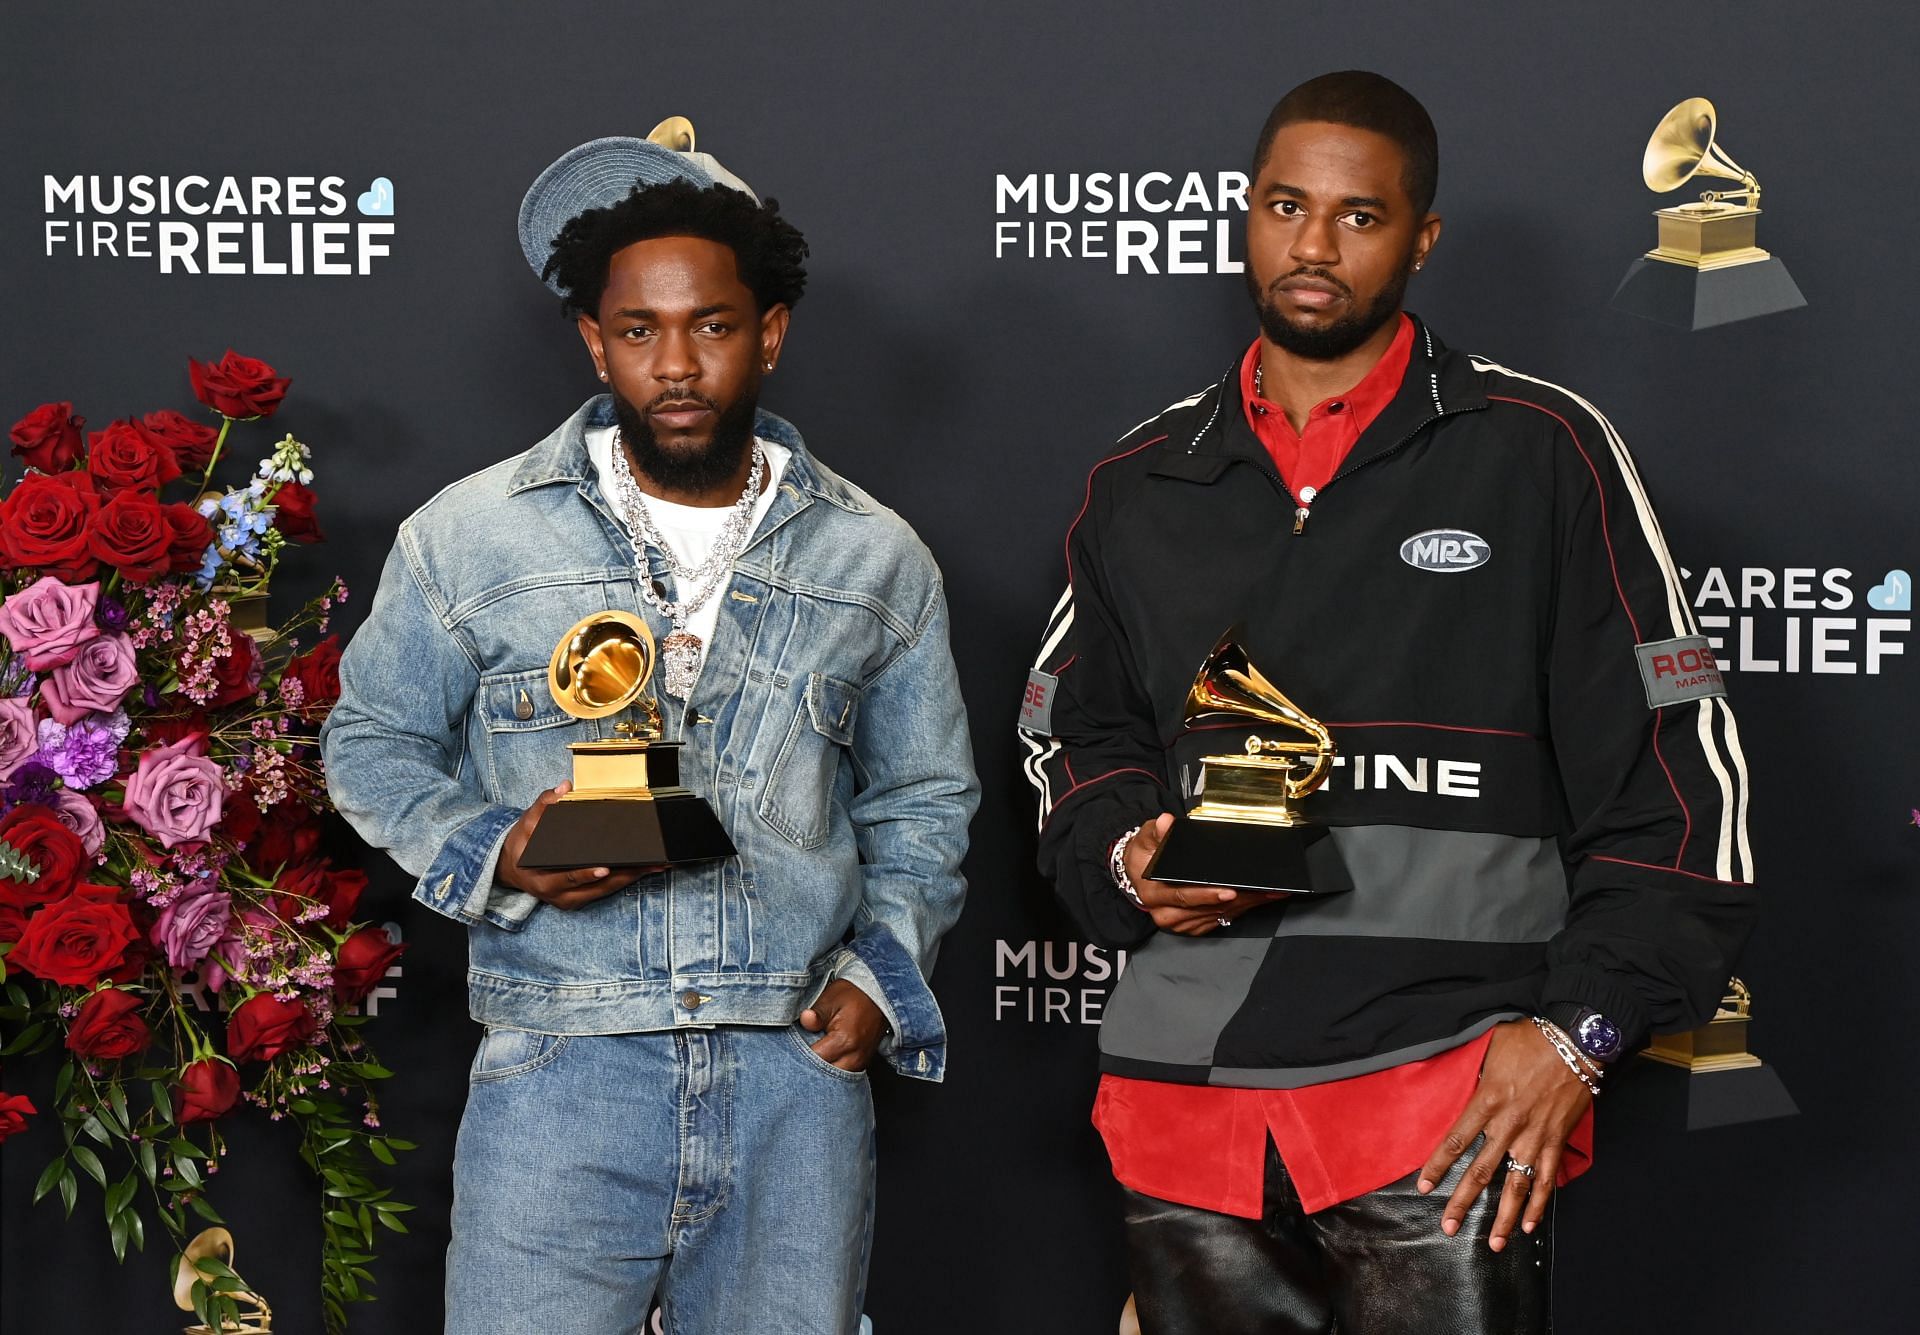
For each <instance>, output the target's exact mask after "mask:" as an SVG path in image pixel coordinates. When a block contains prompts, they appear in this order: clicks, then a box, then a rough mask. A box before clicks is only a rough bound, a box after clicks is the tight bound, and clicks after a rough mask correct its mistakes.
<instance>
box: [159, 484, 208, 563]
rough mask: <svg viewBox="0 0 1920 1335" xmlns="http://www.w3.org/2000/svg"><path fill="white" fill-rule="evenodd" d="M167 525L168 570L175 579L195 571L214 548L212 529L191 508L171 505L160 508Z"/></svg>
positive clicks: (205, 518)
mask: <svg viewBox="0 0 1920 1335" xmlns="http://www.w3.org/2000/svg"><path fill="white" fill-rule="evenodd" d="M160 513H161V515H162V516H163V517H164V518H165V519H166V521H167V569H168V570H170V571H172V572H173V573H174V574H176V575H184V574H186V573H187V572H188V571H190V570H198V569H199V568H200V561H201V559H202V558H203V557H205V556H206V554H207V548H209V547H211V546H212V545H213V525H212V524H210V523H208V522H207V517H206V516H205V515H203V514H201V513H200V512H199V511H198V510H196V509H194V508H193V507H192V506H191V505H184V504H181V503H179V502H177V501H176V502H174V503H173V504H171V505H163V506H161V507H160Z"/></svg>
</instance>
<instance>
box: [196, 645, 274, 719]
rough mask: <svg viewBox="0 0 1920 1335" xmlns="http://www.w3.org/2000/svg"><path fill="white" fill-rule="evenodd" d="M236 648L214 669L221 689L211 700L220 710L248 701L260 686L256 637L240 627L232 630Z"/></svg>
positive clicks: (228, 652) (215, 692) (210, 702)
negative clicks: (224, 706)
mask: <svg viewBox="0 0 1920 1335" xmlns="http://www.w3.org/2000/svg"><path fill="white" fill-rule="evenodd" d="M231 640H232V647H231V648H229V649H228V650H227V656H226V657H225V658H223V659H221V660H220V662H219V664H218V665H217V666H216V667H215V669H214V673H213V676H214V681H215V682H216V683H217V689H216V690H215V691H214V695H213V699H212V700H210V701H208V702H207V703H208V704H210V705H212V706H213V707H214V708H216V709H218V708H219V707H220V706H221V705H230V704H233V703H235V702H237V701H240V700H245V699H246V698H247V697H248V696H250V695H252V694H253V693H254V692H255V691H257V690H259V689H260V669H261V667H262V666H263V665H262V663H261V661H260V646H258V645H257V644H255V643H254V642H253V636H251V635H249V634H247V633H246V632H245V631H244V630H240V629H238V628H237V627H236V628H235V629H234V630H233V631H232V632H231Z"/></svg>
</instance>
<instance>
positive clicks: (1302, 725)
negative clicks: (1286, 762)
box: [1186, 630, 1334, 792]
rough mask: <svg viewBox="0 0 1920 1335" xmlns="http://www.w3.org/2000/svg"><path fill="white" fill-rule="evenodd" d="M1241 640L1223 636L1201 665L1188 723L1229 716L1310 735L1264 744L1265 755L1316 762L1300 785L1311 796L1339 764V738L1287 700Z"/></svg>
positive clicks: (1190, 696) (1189, 703) (1191, 694)
mask: <svg viewBox="0 0 1920 1335" xmlns="http://www.w3.org/2000/svg"><path fill="white" fill-rule="evenodd" d="M1236 634H1237V630H1234V631H1228V632H1227V633H1226V635H1224V636H1222V637H1221V639H1220V642H1219V643H1218V644H1216V645H1214V646H1213V652H1212V653H1210V654H1208V655H1207V658H1206V661H1205V662H1204V663H1202V664H1201V665H1200V674H1199V675H1198V676H1197V677H1195V678H1194V679H1193V685H1192V686H1191V687H1189V688H1188V690H1187V704H1186V714H1187V722H1188V723H1192V722H1194V721H1195V720H1196V719H1201V718H1207V717H1211V716H1216V715H1227V716H1229V717H1232V718H1239V719H1256V720H1258V721H1259V722H1262V723H1277V724H1279V725H1281V726H1282V727H1285V728H1290V729H1292V730H1293V731H1294V732H1297V733H1303V734H1305V735H1306V736H1307V737H1310V738H1312V740H1311V741H1305V742H1262V743H1261V744H1260V749H1261V750H1262V751H1265V752H1269V753H1272V752H1279V753H1282V754H1289V755H1302V756H1306V755H1310V756H1313V757H1314V764H1313V768H1312V769H1311V770H1309V771H1308V773H1307V774H1306V776H1305V777H1304V778H1302V779H1300V780H1299V781H1298V783H1299V786H1300V789H1301V791H1303V792H1308V791H1311V790H1312V789H1313V788H1316V787H1318V786H1319V784H1320V781H1321V779H1322V778H1323V777H1324V776H1325V774H1326V772H1327V769H1328V767H1329V766H1331V765H1332V764H1333V750H1334V747H1333V734H1332V733H1331V732H1329V731H1327V727H1326V725H1325V724H1324V723H1322V722H1320V720H1318V719H1316V718H1314V717H1313V716H1312V715H1310V714H1308V713H1307V711H1306V710H1304V709H1302V708H1300V706H1298V705H1296V704H1295V703H1294V702H1293V701H1291V700H1289V699H1287V697H1286V695H1285V694H1284V693H1282V692H1281V690H1280V688H1279V687H1278V686H1275V685H1274V684H1273V683H1272V682H1271V681H1268V680H1267V677H1266V674H1265V673H1263V672H1261V671H1260V669H1259V668H1257V667H1255V666H1254V665H1253V662H1252V660H1251V659H1250V658H1249V657H1248V656H1247V651H1246V649H1245V648H1243V647H1242V646H1241V644H1240V642H1239V641H1238V640H1237V639H1236V638H1235V636H1236ZM1249 749H1250V750H1251V748H1249Z"/></svg>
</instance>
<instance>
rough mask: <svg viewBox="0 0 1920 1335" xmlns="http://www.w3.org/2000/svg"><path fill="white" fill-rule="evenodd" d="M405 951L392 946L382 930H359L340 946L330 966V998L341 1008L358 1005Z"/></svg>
mask: <svg viewBox="0 0 1920 1335" xmlns="http://www.w3.org/2000/svg"><path fill="white" fill-rule="evenodd" d="M406 949H407V948H406V946H404V945H396V944H394V942H393V941H392V939H391V938H389V937H388V936H387V929H386V928H384V927H362V928H361V929H360V930H359V931H357V932H355V933H354V934H353V935H352V936H350V937H348V938H347V939H346V940H345V941H342V942H341V943H340V955H339V958H338V959H336V960H335V961H334V965H333V995H334V999H335V1000H336V1001H338V1002H339V1003H340V1004H341V1005H342V1006H358V1005H359V1004H360V1003H361V1002H363V1001H365V1000H366V999H367V997H368V995H369V994H371V993H372V991H373V989H374V988H376V987H378V986H379V985H380V980H381V979H382V978H385V977H386V976H387V970H388V969H389V968H391V967H392V966H393V962H394V961H395V960H397V959H399V958H400V956H401V955H402V954H404V953H405V952H406Z"/></svg>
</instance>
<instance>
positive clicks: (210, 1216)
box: [187, 1196, 227, 1224]
mask: <svg viewBox="0 0 1920 1335" xmlns="http://www.w3.org/2000/svg"><path fill="white" fill-rule="evenodd" d="M187 1204H188V1205H190V1206H192V1207H193V1212H194V1213H195V1214H197V1215H199V1216H200V1217H201V1218H202V1219H204V1220H206V1221H207V1222H208V1223H209V1224H224V1223H226V1222H227V1221H226V1220H225V1219H223V1218H221V1216H220V1212H219V1211H218V1210H216V1209H214V1208H213V1206H212V1205H210V1204H209V1203H208V1201H207V1198H206V1197H205V1196H195V1197H194V1198H193V1199H192V1200H191V1201H188V1202H187Z"/></svg>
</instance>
